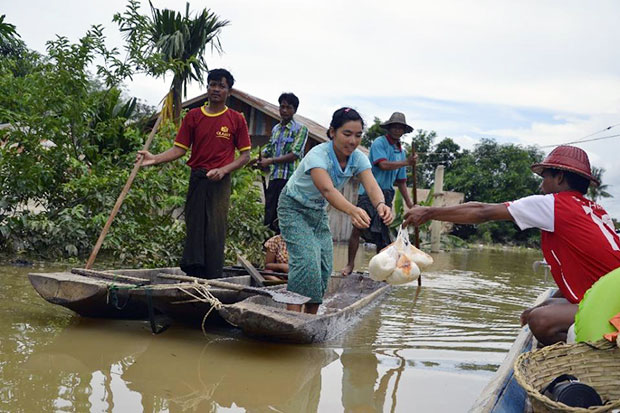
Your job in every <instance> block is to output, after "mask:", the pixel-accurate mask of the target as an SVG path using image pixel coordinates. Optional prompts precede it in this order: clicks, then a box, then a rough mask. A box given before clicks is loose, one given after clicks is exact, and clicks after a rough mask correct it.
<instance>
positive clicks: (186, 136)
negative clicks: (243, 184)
mask: <svg viewBox="0 0 620 413" xmlns="http://www.w3.org/2000/svg"><path fill="white" fill-rule="evenodd" d="M233 83H234V78H233V77H232V75H231V74H230V73H229V72H228V71H227V70H225V69H214V70H211V71H210V72H209V75H208V77H207V98H208V99H209V101H208V103H207V104H206V105H205V106H203V107H201V108H195V109H192V110H190V111H189V112H188V113H187V115H185V118H184V119H183V122H182V123H181V128H180V129H179V132H178V133H177V137H176V139H175V141H174V146H173V147H172V148H170V149H168V150H167V151H165V152H162V153H160V154H157V155H153V154H151V153H150V152H148V151H138V158H140V157H144V160H143V162H142V166H148V165H157V164H160V163H164V162H170V161H173V160H175V159H178V158H180V157H181V156H183V155H185V152H186V151H187V150H191V155H190V158H189V160H188V161H187V165H189V167H190V168H192V173H191V177H190V181H189V189H188V192H187V200H186V203H185V223H186V227H187V228H186V231H187V233H186V239H185V249H184V251H183V258H182V259H181V264H180V265H181V269H182V270H183V271H184V272H185V273H187V274H188V275H192V276H196V277H202V278H218V277H221V275H222V267H223V266H224V245H225V242H226V226H227V216H228V208H229V202H230V189H231V183H230V173H231V172H232V171H235V170H237V169H239V168H241V167H243V166H244V165H245V164H246V163H248V161H249V160H250V149H251V146H252V144H251V142H250V136H249V134H248V126H247V124H246V122H245V118H244V117H243V115H242V114H241V113H239V112H236V111H234V110H232V109H230V108H228V107H227V106H226V99H228V96H229V95H230V90H231V88H232V86H233ZM236 150H238V151H239V152H240V155H239V156H238V157H237V158H235V151H236Z"/></svg>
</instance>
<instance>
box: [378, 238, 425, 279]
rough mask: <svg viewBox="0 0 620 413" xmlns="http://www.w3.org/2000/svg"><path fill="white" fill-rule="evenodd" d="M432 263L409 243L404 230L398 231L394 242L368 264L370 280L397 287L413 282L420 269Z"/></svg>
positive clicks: (423, 253) (422, 252)
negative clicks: (384, 282)
mask: <svg viewBox="0 0 620 413" xmlns="http://www.w3.org/2000/svg"><path fill="white" fill-rule="evenodd" d="M432 263H433V257H431V256H430V255H428V254H427V253H425V252H424V251H420V250H419V249H417V248H416V247H414V246H413V245H411V242H410V241H409V232H408V231H407V229H406V228H402V227H401V228H400V229H399V230H398V236H397V237H396V241H394V242H393V243H391V244H390V245H388V246H387V247H385V248H384V249H382V250H381V252H379V254H377V255H375V256H374V257H372V258H371V260H370V263H369V264H368V272H369V273H370V278H372V279H373V280H376V281H386V282H388V283H389V284H393V285H398V284H406V283H409V282H411V281H415V280H417V279H418V277H419V276H420V269H424V268H426V267H428V266H429V265H431V264H432Z"/></svg>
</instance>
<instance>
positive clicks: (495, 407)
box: [469, 288, 555, 413]
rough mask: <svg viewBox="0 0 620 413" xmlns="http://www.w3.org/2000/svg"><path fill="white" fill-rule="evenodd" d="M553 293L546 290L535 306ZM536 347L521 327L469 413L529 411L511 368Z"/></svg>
mask: <svg viewBox="0 0 620 413" xmlns="http://www.w3.org/2000/svg"><path fill="white" fill-rule="evenodd" d="M554 292H555V289H554V288H549V289H547V290H546V291H545V292H543V293H542V294H540V295H539V296H538V298H537V299H536V302H535V303H534V306H536V305H538V304H540V303H542V302H543V301H544V300H546V299H547V298H549V297H551V295H552V294H553V293H554ZM537 345H538V342H537V341H536V338H535V337H534V336H533V335H532V332H531V331H530V329H529V328H528V326H524V327H522V328H521V331H520V332H519V335H518V336H517V338H516V339H515V341H514V342H513V344H512V347H511V348H510V351H509V352H508V354H507V355H506V357H505V358H504V361H503V362H502V365H501V366H500V367H499V368H498V369H497V371H496V372H495V375H494V376H493V378H492V379H491V381H489V383H488V384H487V386H486V387H485V388H484V389H483V390H482V393H481V394H480V395H479V396H478V399H477V400H476V402H475V403H474V405H473V406H472V407H471V409H470V410H469V411H470V412H476V413H499V412H502V413H523V412H528V411H531V409H530V407H531V406H529V402H528V400H527V393H526V392H525V390H524V389H523V388H522V387H521V386H520V385H519V383H517V379H516V378H515V376H514V367H513V366H514V363H515V360H516V359H517V357H519V355H521V353H524V352H526V351H531V350H532V349H535V348H536V346H537Z"/></svg>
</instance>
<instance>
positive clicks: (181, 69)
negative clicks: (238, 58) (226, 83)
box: [114, 0, 230, 125]
mask: <svg viewBox="0 0 620 413" xmlns="http://www.w3.org/2000/svg"><path fill="white" fill-rule="evenodd" d="M150 5H151V16H150V17H148V16H143V15H141V14H140V13H139V12H138V8H139V2H138V1H137V0H130V1H129V5H128V6H127V10H126V12H125V13H124V14H122V15H121V14H116V15H115V16H114V21H116V22H117V23H118V24H119V26H120V30H121V32H125V39H126V40H127V42H128V46H127V50H128V51H129V55H130V59H131V60H132V61H133V62H134V63H135V64H136V66H137V67H138V69H139V70H143V71H145V72H147V73H149V74H152V75H155V76H157V77H159V76H164V75H165V74H167V73H170V72H172V74H173V77H172V84H171V86H170V92H169V93H168V95H167V96H166V98H165V103H164V109H163V112H164V115H165V116H166V115H167V116H169V117H172V119H173V120H174V122H175V123H176V124H177V125H178V124H179V120H180V116H181V104H182V96H186V95H187V85H188V83H189V82H190V81H192V80H195V81H198V82H199V83H200V84H204V80H205V79H204V78H205V76H204V74H205V73H206V72H207V71H208V67H207V62H206V60H205V58H204V53H205V51H206V49H207V46H208V45H210V46H211V50H212V51H213V50H215V51H217V52H218V53H221V52H222V45H221V43H220V39H219V34H220V31H221V29H222V28H223V27H224V26H227V25H228V24H229V23H230V22H229V21H228V20H220V18H219V17H218V16H217V15H216V14H215V13H213V12H212V11H210V10H209V9H203V10H202V11H201V12H200V13H197V14H196V15H195V16H194V17H192V16H191V15H190V12H189V3H186V5H185V15H183V14H181V13H179V12H176V11H174V10H169V9H162V10H160V9H157V8H155V7H153V4H152V3H150Z"/></svg>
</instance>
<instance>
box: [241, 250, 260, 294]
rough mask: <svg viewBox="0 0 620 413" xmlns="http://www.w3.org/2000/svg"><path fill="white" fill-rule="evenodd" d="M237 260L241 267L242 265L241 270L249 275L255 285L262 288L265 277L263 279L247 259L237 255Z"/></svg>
mask: <svg viewBox="0 0 620 413" xmlns="http://www.w3.org/2000/svg"><path fill="white" fill-rule="evenodd" d="M237 259H238V260H239V262H240V263H241V265H243V268H245V269H246V271H247V272H248V273H249V274H250V276H251V277H252V279H253V280H254V281H255V282H256V284H258V286H259V287H263V286H264V285H265V277H263V276H262V275H261V273H260V272H258V270H257V269H256V267H254V265H252V263H251V262H250V261H248V259H247V258H245V257H244V256H243V255H241V254H239V253H237Z"/></svg>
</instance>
